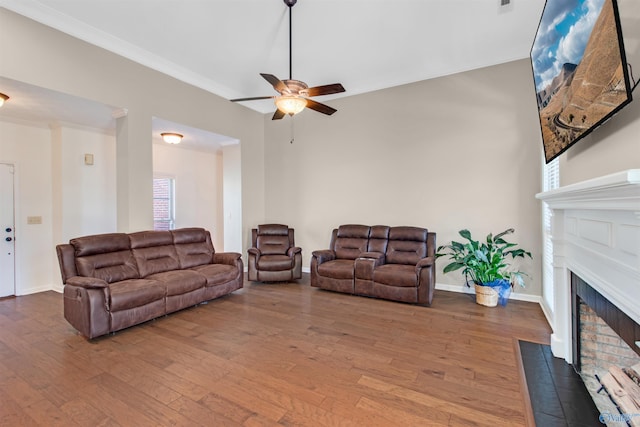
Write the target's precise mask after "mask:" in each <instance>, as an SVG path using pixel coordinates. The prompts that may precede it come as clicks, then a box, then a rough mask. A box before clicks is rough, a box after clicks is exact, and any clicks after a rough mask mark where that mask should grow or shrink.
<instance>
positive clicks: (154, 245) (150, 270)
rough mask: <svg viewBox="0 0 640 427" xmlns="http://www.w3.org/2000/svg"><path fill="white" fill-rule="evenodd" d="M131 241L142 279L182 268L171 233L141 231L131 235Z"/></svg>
mask: <svg viewBox="0 0 640 427" xmlns="http://www.w3.org/2000/svg"><path fill="white" fill-rule="evenodd" d="M129 240H130V242H131V250H132V252H133V257H134V258H135V260H136V263H137V265H138V271H139V272H140V277H147V276H150V275H153V274H155V273H162V272H165V271H171V270H178V269H179V268H180V262H179V261H178V253H177V252H176V248H175V246H174V245H173V235H172V234H171V232H170V231H140V232H138V233H131V234H129Z"/></svg>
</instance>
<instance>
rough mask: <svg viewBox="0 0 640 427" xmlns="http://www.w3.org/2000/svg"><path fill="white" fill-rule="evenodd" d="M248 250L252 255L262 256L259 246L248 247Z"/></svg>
mask: <svg viewBox="0 0 640 427" xmlns="http://www.w3.org/2000/svg"><path fill="white" fill-rule="evenodd" d="M247 252H249V253H250V254H251V255H255V256H257V257H259V256H260V249H258V248H249V249H247Z"/></svg>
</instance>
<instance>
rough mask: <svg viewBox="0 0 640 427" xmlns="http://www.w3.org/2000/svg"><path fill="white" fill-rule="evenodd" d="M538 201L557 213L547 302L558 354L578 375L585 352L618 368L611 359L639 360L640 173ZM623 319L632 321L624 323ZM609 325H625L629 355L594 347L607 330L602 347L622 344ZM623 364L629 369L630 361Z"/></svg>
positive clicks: (621, 174)
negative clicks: (611, 317)
mask: <svg viewBox="0 0 640 427" xmlns="http://www.w3.org/2000/svg"><path fill="white" fill-rule="evenodd" d="M537 198H539V199H540V200H543V201H545V202H546V203H547V204H548V205H549V207H550V208H551V210H552V212H553V218H552V242H553V252H554V254H553V269H554V270H553V278H554V279H553V282H554V283H553V286H552V287H550V286H548V285H547V284H545V286H544V290H543V301H542V308H543V311H544V312H545V315H546V316H547V319H548V320H549V323H550V325H551V327H552V329H553V334H552V335H551V350H552V352H553V355H554V356H556V357H559V358H563V359H565V360H566V361H567V362H568V363H572V364H574V366H576V368H577V369H578V370H580V368H581V366H580V365H581V360H585V359H584V356H585V353H586V354H587V355H588V358H587V359H589V358H590V359H594V358H595V359H601V360H602V361H604V363H608V362H613V363H616V361H614V360H615V358H613V359H612V357H611V354H609V353H611V352H612V353H621V354H624V355H625V356H629V357H631V359H630V360H631V361H633V360H634V359H633V356H634V354H633V353H634V352H635V353H638V351H639V350H640V347H639V346H640V327H639V326H638V325H639V324H640V169H632V170H627V171H623V172H619V173H616V174H612V175H607V176H603V177H600V178H596V179H592V180H589V181H584V182H581V183H577V184H573V185H569V186H566V187H561V188H559V189H556V190H552V191H548V192H545V193H540V194H538V195H537ZM572 288H573V293H572ZM576 292H578V296H577V297H576ZM580 293H582V295H579V294H580ZM581 306H582V322H580V311H581ZM610 312H616V314H613V316H614V320H610V318H609V317H610V315H609V313H610ZM603 318H605V319H603ZM618 318H624V319H625V320H624V322H619V321H618ZM605 322H609V324H610V325H612V326H613V327H614V328H613V329H618V323H624V325H625V326H624V328H623V329H624V330H623V331H622V332H621V331H619V330H617V331H615V332H616V333H617V335H624V340H621V339H618V341H626V342H627V344H629V346H630V347H629V348H627V349H622V347H623V346H624V343H622V345H621V349H620V350H611V349H606V350H602V349H603V347H602V346H601V344H595V345H592V343H593V341H594V339H595V337H596V335H595V334H593V333H592V332H593V330H595V329H597V330H598V331H604V332H603V333H602V334H600V335H601V336H602V335H604V338H602V337H600V338H598V339H599V340H604V341H615V340H616V338H609V337H607V335H608V334H612V333H613V332H610V331H611V330H610V329H605V328H606V325H604V327H602V324H603V323H605ZM580 323H582V325H580ZM578 328H581V329H580V330H581V331H582V332H578V331H579V329H578ZM579 335H586V339H585V337H584V336H582V337H581V339H582V344H581V341H580V338H578V336H579ZM614 335H615V334H614ZM581 347H582V348H581ZM598 349H600V350H598ZM631 349H633V351H631ZM579 354H582V358H580V357H579V356H578V355H579ZM608 359H610V360H608ZM619 362H620V363H624V358H622V359H621V360H619ZM629 363H630V362H629ZM586 369H587V370H591V369H592V367H591V366H588V367H586ZM590 373H592V372H591V371H590ZM583 377H584V375H583ZM585 382H586V383H587V387H589V386H590V385H589V384H588V382H587V381H585ZM596 403H597V404H598V402H596Z"/></svg>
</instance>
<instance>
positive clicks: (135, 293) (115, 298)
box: [109, 279, 166, 312]
mask: <svg viewBox="0 0 640 427" xmlns="http://www.w3.org/2000/svg"><path fill="white" fill-rule="evenodd" d="M165 294H166V289H165V286H164V284H162V283H161V282H158V281H156V280H149V279H131V280H123V281H120V282H116V283H112V284H111V285H109V310H110V311H112V312H113V311H121V310H127V309H130V308H136V307H141V306H143V305H145V304H149V303H150V302H153V301H157V300H161V299H164V297H165Z"/></svg>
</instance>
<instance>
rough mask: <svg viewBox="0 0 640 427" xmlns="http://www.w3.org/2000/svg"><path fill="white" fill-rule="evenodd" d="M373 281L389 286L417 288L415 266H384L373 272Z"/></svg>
mask: <svg viewBox="0 0 640 427" xmlns="http://www.w3.org/2000/svg"><path fill="white" fill-rule="evenodd" d="M373 281H374V282H376V283H382V284H383V285H389V286H400V287H415V286H418V275H417V274H416V268H415V265H406V264H385V265H381V266H379V267H376V268H375V270H373Z"/></svg>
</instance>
